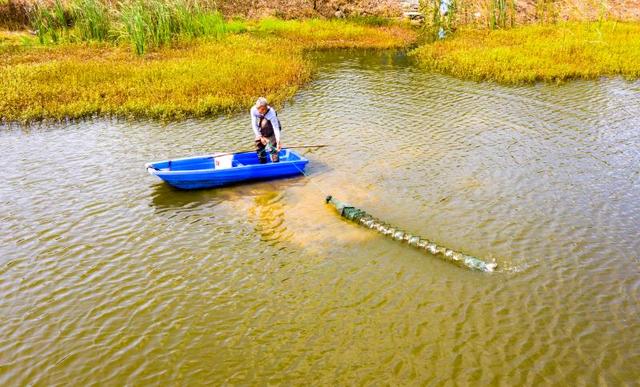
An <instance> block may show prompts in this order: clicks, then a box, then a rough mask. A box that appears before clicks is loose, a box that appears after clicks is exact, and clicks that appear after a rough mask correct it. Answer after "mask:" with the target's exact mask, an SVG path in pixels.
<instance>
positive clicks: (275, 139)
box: [251, 97, 282, 164]
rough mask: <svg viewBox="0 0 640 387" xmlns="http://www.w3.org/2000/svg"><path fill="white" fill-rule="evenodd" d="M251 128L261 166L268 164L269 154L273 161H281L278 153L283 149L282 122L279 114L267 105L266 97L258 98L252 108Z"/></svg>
mask: <svg viewBox="0 0 640 387" xmlns="http://www.w3.org/2000/svg"><path fill="white" fill-rule="evenodd" d="M251 128H252V129H253V134H254V135H255V139H256V152H257V153H258V159H259V160H260V164H265V163H266V162H267V152H268V153H269V154H270V156H271V161H272V162H274V163H277V162H278V161H280V159H279V158H278V152H279V151H280V149H281V148H282V146H281V145H280V121H279V120H278V114H277V113H276V111H275V109H273V108H272V107H271V106H269V104H268V103H267V99H266V98H264V97H260V98H258V101H257V102H256V105H255V106H254V107H252V108H251Z"/></svg>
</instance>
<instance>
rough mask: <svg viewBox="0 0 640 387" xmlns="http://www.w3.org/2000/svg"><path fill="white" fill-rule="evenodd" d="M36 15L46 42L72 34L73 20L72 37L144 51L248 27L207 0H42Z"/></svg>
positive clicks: (35, 12) (34, 12) (33, 17)
mask: <svg viewBox="0 0 640 387" xmlns="http://www.w3.org/2000/svg"><path fill="white" fill-rule="evenodd" d="M213 4H215V3H213ZM31 21H32V25H33V27H34V29H35V30H36V31H37V33H38V37H39V39H40V42H41V43H43V44H44V43H48V42H53V43H57V42H58V41H59V40H60V39H61V37H63V36H64V37H69V36H68V35H69V26H72V27H73V28H72V31H73V35H72V36H71V37H70V39H79V40H83V41H112V42H129V43H131V45H132V47H133V50H134V51H135V52H136V53H138V54H143V53H144V52H146V51H147V50H148V49H149V48H157V47H161V46H164V45H167V44H169V43H170V42H172V41H174V40H177V39H185V38H186V39H193V38H197V37H201V36H207V37H213V38H215V39H219V38H221V37H222V36H223V35H225V34H226V33H228V32H229V31H231V32H240V31H243V30H244V29H245V27H244V23H242V22H240V21H233V22H231V23H227V22H226V21H225V20H224V18H223V17H222V15H221V14H220V13H219V12H218V11H217V10H216V9H215V7H214V6H213V5H210V3H208V2H206V0H120V1H119V2H113V1H112V0H68V2H67V3H65V4H64V5H63V3H62V2H61V0H55V2H54V3H44V2H40V3H38V5H37V6H36V7H35V8H34V11H33V14H32V18H31Z"/></svg>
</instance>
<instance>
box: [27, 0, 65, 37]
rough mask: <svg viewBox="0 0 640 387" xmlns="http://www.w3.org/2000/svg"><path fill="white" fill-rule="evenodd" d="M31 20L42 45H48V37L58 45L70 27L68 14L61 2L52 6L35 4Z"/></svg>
mask: <svg viewBox="0 0 640 387" xmlns="http://www.w3.org/2000/svg"><path fill="white" fill-rule="evenodd" d="M30 18H31V23H32V25H33V27H34V30H35V31H36V34H37V35H38V39H39V40H40V43H41V44H44V43H47V37H48V38H50V39H51V41H52V42H53V43H57V42H58V41H59V40H60V38H61V37H62V36H63V35H65V33H66V31H67V29H68V27H69V20H67V12H66V11H65V8H64V6H63V5H62V2H61V1H60V0H55V1H54V2H53V3H51V4H45V3H43V2H37V3H35V4H34V7H33V11H32V14H31V17H30Z"/></svg>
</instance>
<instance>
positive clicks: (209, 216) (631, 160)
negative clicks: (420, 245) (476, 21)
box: [0, 52, 640, 385]
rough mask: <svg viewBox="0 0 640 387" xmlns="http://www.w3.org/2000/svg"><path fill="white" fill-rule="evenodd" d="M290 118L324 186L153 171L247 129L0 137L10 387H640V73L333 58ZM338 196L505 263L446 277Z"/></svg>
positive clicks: (82, 129)
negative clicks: (627, 76) (528, 72)
mask: <svg viewBox="0 0 640 387" xmlns="http://www.w3.org/2000/svg"><path fill="white" fill-rule="evenodd" d="M315 60H316V61H317V62H318V66H319V69H318V74H317V75H318V76H317V79H316V80H315V81H314V82H312V83H311V84H309V85H308V87H306V88H305V89H304V90H303V91H301V92H300V93H298V95H296V97H295V98H294V100H293V101H291V102H290V103H288V104H287V106H285V108H284V109H281V111H280V112H279V115H280V118H281V119H282V120H283V123H284V132H283V137H284V142H285V145H286V144H289V145H293V144H303V143H325V144H330V145H331V146H330V147H328V148H324V149H322V150H318V151H305V152H304V153H305V155H306V156H307V157H308V158H309V159H310V160H311V163H310V164H309V169H308V172H309V175H310V177H309V178H305V177H299V178H293V179H287V180H280V181H272V182H262V183H256V184H250V185H242V186H235V187H230V188H224V189H217V190H205V191H195V192H181V191H176V190H173V189H171V188H169V187H167V186H165V185H164V184H162V183H160V182H159V181H157V180H154V178H152V177H151V176H148V175H146V174H145V172H144V168H143V165H144V163H145V162H148V161H155V160H162V159H166V158H171V157H179V156H187V155H194V154H207V153H211V152H213V151H227V150H234V149H244V148H247V147H251V142H252V138H251V131H250V129H249V120H248V115H247V116H245V115H240V116H233V117H222V118H219V119H213V120H190V121H186V122H181V123H177V124H171V125H168V126H167V125H162V124H161V123H155V122H146V121H145V122H127V121H119V120H102V119H100V120H92V121H83V122H78V123H67V124H56V125H38V126H34V127H31V128H28V129H25V128H15V127H4V128H2V129H1V130H0V149H2V168H1V169H0V384H2V385H26V384H33V385H62V384H70V385H85V384H89V383H100V384H109V385H122V384H132V385H147V384H166V383H172V384H184V385H194V384H204V383H211V384H221V383H228V384H245V383H251V382H258V381H259V382H261V383H263V382H270V383H284V384H290V383H305V382H314V383H317V384H336V383H340V384H354V383H358V384H360V383H362V384H383V383H391V384H414V383H420V382H433V383H438V384H439V383H445V382H446V383H458V384H463V385H464V384H470V383H479V384H489V383H491V384H496V383H501V384H505V385H519V384H528V385H539V384H563V385H567V384H568V385H576V384H585V383H586V384H596V383H598V384H607V385H620V384H625V383H626V384H629V385H631V384H633V383H636V382H637V380H639V379H640V371H638V366H639V365H640V349H639V348H640V318H639V317H638V312H639V309H640V308H639V307H638V300H639V299H640V238H639V236H640V201H639V200H638V197H639V196H640V167H639V165H640V102H639V101H640V83H638V82H631V83H630V82H625V81H622V80H620V79H612V80H606V79H603V80H600V81H588V82H585V81H577V82H570V83H568V84H566V85H562V86H555V85H544V84H540V85H535V86H523V87H503V86H498V85H494V84H487V83H473V82H466V81H460V80H456V79H453V78H450V77H446V76H442V75H436V74H429V73H425V72H423V71H421V70H418V69H416V68H415V67H413V66H412V65H411V64H410V63H407V61H406V59H405V58H404V57H403V56H402V55H399V54H364V53H360V54H358V53H353V52H344V53H325V54H322V55H318V57H317V58H316V59H315ZM328 193H331V194H333V195H335V196H336V197H338V198H340V199H342V200H346V201H349V202H351V203H353V204H355V205H358V206H360V207H361V208H363V209H365V210H367V211H368V212H370V213H371V214H373V215H376V216H378V217H380V218H382V219H385V220H387V221H389V222H391V223H393V224H395V225H398V226H400V227H402V228H404V229H405V230H407V231H409V232H412V233H416V234H419V235H423V236H425V237H427V238H430V239H433V240H435V241H438V242H439V243H441V244H443V245H446V246H448V247H450V248H454V249H457V250H461V251H465V252H467V253H469V254H472V255H475V256H478V257H481V258H484V259H488V260H491V259H495V260H496V261H497V262H498V264H499V265H500V270H499V272H497V273H493V274H484V273H478V272H472V271H469V270H465V269H462V268H459V267H456V266H453V265H451V264H450V263H447V262H442V261H440V260H438V259H437V258H435V257H433V256H429V255H427V254H424V253H423V252H421V251H418V250H413V249H411V248H409V247H407V246H406V245H402V244H399V243H397V242H394V241H391V240H387V239H385V238H383V237H381V236H379V235H377V234H375V233H373V232H371V231H370V230H366V229H364V228H360V227H358V226H356V225H353V224H350V223H348V222H345V221H344V220H342V219H340V218H339V217H338V216H337V215H336V214H335V212H334V211H333V210H332V209H330V208H329V207H327V206H325V205H324V202H323V199H324V195H326V194H328Z"/></svg>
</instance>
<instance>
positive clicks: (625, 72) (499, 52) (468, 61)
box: [412, 22, 640, 84]
mask: <svg viewBox="0 0 640 387" xmlns="http://www.w3.org/2000/svg"><path fill="white" fill-rule="evenodd" d="M412 55H413V56H414V57H415V58H416V59H417V61H418V63H419V64H420V66H422V67H423V68H425V69H428V70H432V71H437V72H441V73H445V74H449V75H453V76H456V77H459V78H464V79H472V80H476V81H495V82H498V83H504V84H523V83H534V82H538V81H545V82H563V81H566V80H570V79H595V78H599V77H602V76H617V75H620V76H622V77H624V78H627V79H638V78H640V23H637V22H634V23H623V22H602V23H586V22H569V23H562V24H555V25H529V26H523V27H518V28H513V29H507V30H494V31H490V30H478V29H461V30H459V31H457V32H456V33H455V34H454V35H453V36H452V37H450V38H447V39H444V40H441V41H437V42H434V43H428V44H425V45H423V46H421V47H419V48H417V49H415V50H414V51H412Z"/></svg>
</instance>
